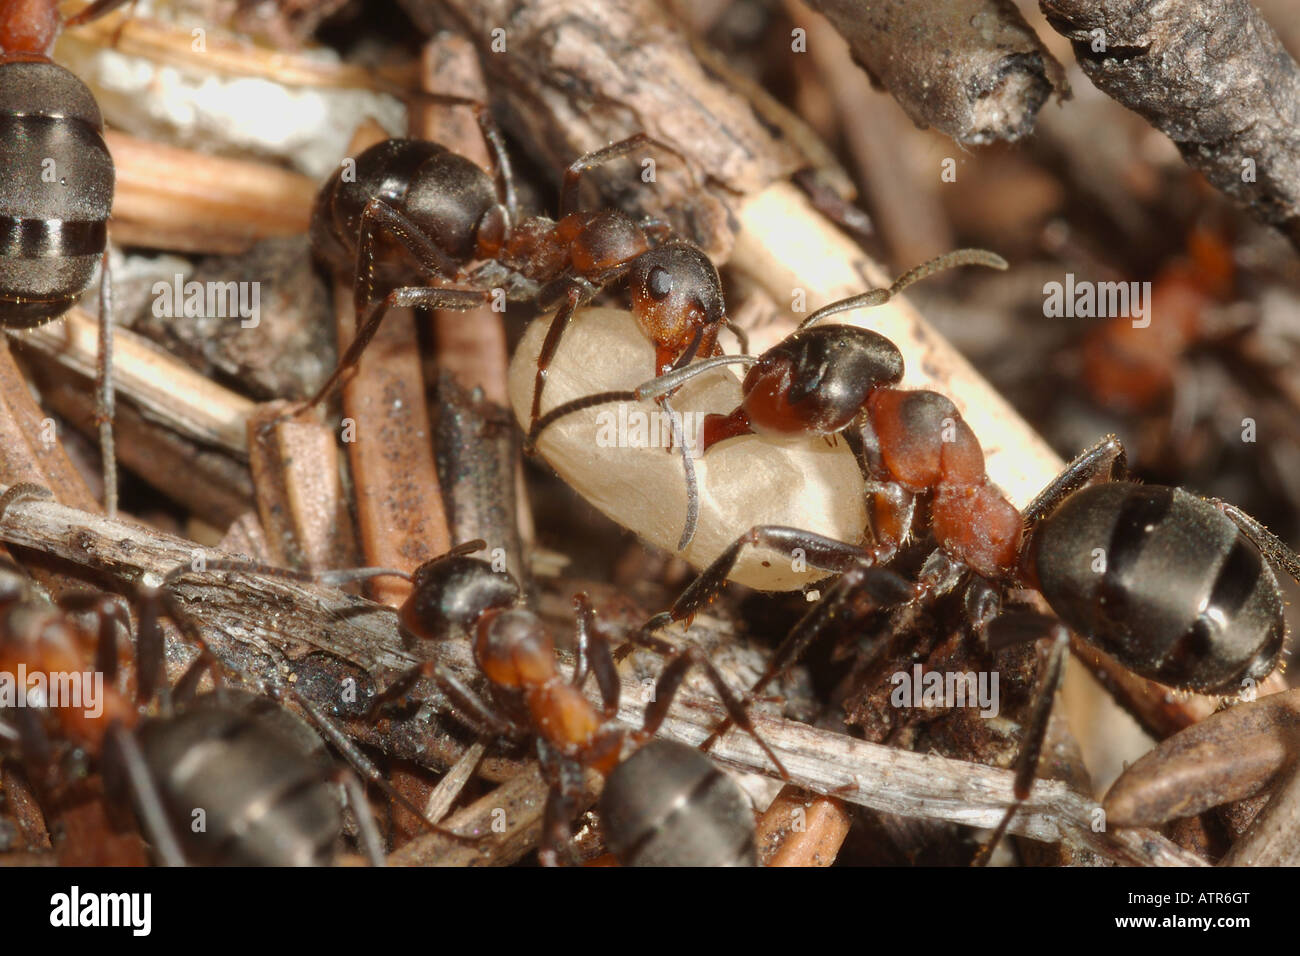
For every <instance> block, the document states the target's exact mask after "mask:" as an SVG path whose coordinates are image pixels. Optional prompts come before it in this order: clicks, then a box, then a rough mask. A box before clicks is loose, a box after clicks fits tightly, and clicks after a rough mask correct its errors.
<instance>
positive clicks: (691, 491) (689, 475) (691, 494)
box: [661, 395, 700, 551]
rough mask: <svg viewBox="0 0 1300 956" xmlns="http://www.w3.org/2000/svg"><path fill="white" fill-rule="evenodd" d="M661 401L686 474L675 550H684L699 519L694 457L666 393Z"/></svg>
mask: <svg viewBox="0 0 1300 956" xmlns="http://www.w3.org/2000/svg"><path fill="white" fill-rule="evenodd" d="M661 401H662V403H663V406H664V411H666V412H667V413H668V424H669V425H670V426H671V427H672V430H673V441H675V442H677V444H678V446H679V447H680V448H681V450H682V471H683V472H685V474H686V525H685V527H683V528H682V536H681V538H680V539H678V541H677V550H678V551H685V550H686V547H687V545H689V544H690V543H691V541H692V539H694V537H695V527H696V525H698V524H699V521H700V487H699V483H698V482H697V481H696V479H695V457H694V456H693V455H692V454H691V450H690V448H688V447H687V446H686V431H685V429H683V428H682V420H681V418H680V417H679V416H678V414H677V412H676V411H674V410H673V407H672V406H671V405H669V404H668V396H667V395H665V396H664V397H663V399H662V400H661Z"/></svg>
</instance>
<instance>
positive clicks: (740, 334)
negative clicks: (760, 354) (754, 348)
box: [722, 319, 749, 355]
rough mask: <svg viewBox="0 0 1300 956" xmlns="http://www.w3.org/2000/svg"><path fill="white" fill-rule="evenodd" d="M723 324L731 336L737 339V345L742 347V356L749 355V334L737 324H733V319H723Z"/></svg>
mask: <svg viewBox="0 0 1300 956" xmlns="http://www.w3.org/2000/svg"><path fill="white" fill-rule="evenodd" d="M722 324H723V325H725V326H726V327H727V328H728V329H729V330H730V331H731V334H732V335H734V336H735V337H736V343H737V344H738V345H739V346H740V354H741V355H748V354H749V334H748V333H747V332H746V331H745V330H744V329H742V328H741V327H740V326H738V325H737V324H736V323H735V322H732V321H731V319H723V320H722Z"/></svg>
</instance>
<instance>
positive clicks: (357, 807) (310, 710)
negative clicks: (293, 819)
mask: <svg viewBox="0 0 1300 956" xmlns="http://www.w3.org/2000/svg"><path fill="white" fill-rule="evenodd" d="M281 694H283V695H284V696H285V697H288V698H289V699H290V700H292V701H293V702H294V703H296V704H297V705H298V706H299V707H300V708H302V711H303V713H304V714H306V715H307V717H308V719H309V720H310V721H311V723H312V726H313V727H315V728H316V731H317V733H319V734H320V735H321V736H322V737H324V738H325V741H326V742H327V743H328V744H329V745H330V746H331V747H333V748H334V749H335V750H337V751H338V752H339V753H340V754H342V755H343V759H344V760H346V761H347V762H348V764H349V765H351V767H352V769H353V770H354V771H356V773H355V774H354V773H349V774H348V775H347V776H349V777H351V778H352V779H353V781H354V784H355V781H356V775H357V774H360V775H361V776H362V777H364V778H365V779H366V780H369V781H370V782H371V783H373V784H374V785H375V786H377V787H378V788H379V789H380V790H382V791H383V792H384V794H385V795H386V796H387V797H388V798H389V799H390V800H392V801H394V802H395V803H397V804H398V805H399V806H401V807H402V809H404V810H406V811H407V812H408V813H411V814H414V815H415V817H416V818H417V819H419V820H420V821H422V822H423V824H424V825H425V827H427V828H428V829H429V830H430V831H431V832H433V833H437V834H440V835H442V836H446V837H450V838H451V839H454V840H456V841H458V842H460V843H469V844H475V843H478V842H479V840H480V839H481V838H480V837H474V836H464V835H463V834H460V833H457V832H456V831H455V830H448V829H447V828H446V827H440V826H438V824H436V823H434V822H433V821H432V820H430V819H428V818H427V817H426V816H425V815H424V812H423V811H422V810H421V809H420V808H419V807H417V806H416V805H415V804H414V803H412V802H411V801H410V800H409V799H407V798H406V797H405V796H403V795H402V794H401V793H399V792H398V791H397V790H396V789H395V788H394V787H393V785H392V784H390V783H389V782H388V781H387V780H385V779H384V775H383V774H382V773H380V772H379V768H378V767H376V766H375V765H374V763H373V762H371V760H370V758H369V757H367V756H366V755H365V754H364V753H363V752H362V751H361V748H360V747H358V746H357V745H356V744H354V743H353V742H352V741H351V740H349V739H348V736H347V735H346V734H344V733H343V731H341V730H339V728H338V727H337V726H336V725H335V723H334V722H333V721H332V720H330V719H329V718H328V717H326V716H325V715H324V714H323V713H321V711H320V710H319V709H317V708H316V707H315V706H314V705H313V704H311V703H309V702H308V701H307V700H306V699H305V698H303V697H302V695H300V694H296V693H294V692H293V691H281V690H279V689H277V690H276V691H275V695H276V696H280V695H281ZM357 791H358V793H360V794H361V802H360V803H354V804H353V808H352V809H353V811H354V812H355V813H356V815H357V823H358V824H359V825H360V826H361V827H362V828H363V835H364V828H365V826H366V821H365V820H363V819H362V817H366V818H367V819H368V821H369V825H370V826H371V827H373V826H374V818H373V817H371V816H370V802H369V801H368V800H366V799H365V794H364V793H362V792H361V788H360V786H359V785H357ZM375 832H376V837H377V836H378V831H375ZM378 843H379V841H378V839H376V840H375V844H376V846H377V845H378Z"/></svg>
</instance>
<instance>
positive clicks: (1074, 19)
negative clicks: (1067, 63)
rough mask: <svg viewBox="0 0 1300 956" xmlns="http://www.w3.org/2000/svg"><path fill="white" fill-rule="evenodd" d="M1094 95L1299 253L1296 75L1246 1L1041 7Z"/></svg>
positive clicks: (1119, 1)
mask: <svg viewBox="0 0 1300 956" xmlns="http://www.w3.org/2000/svg"><path fill="white" fill-rule="evenodd" d="M1040 2H1041V6H1042V8H1043V11H1044V12H1045V13H1046V14H1047V18H1048V21H1049V22H1050V23H1051V24H1052V26H1053V27H1055V28H1056V29H1057V30H1058V31H1060V32H1061V33H1062V34H1063V35H1065V36H1066V37H1067V38H1069V39H1070V40H1071V41H1072V42H1073V43H1074V51H1075V55H1076V56H1077V57H1078V59H1079V64H1080V66H1082V67H1083V72H1084V73H1086V74H1087V75H1088V78H1089V79H1091V80H1092V81H1093V83H1095V84H1096V85H1097V86H1098V88H1100V89H1101V90H1102V91H1103V92H1105V93H1106V94H1108V95H1109V96H1112V97H1114V98H1115V99H1116V100H1118V101H1119V102H1120V103H1122V104H1124V105H1125V106H1127V107H1128V108H1129V109H1131V110H1134V111H1136V112H1137V113H1140V114H1141V115H1142V116H1144V117H1146V119H1147V120H1148V121H1149V122H1151V124H1152V125H1154V126H1155V127H1156V128H1157V129H1159V130H1160V131H1161V132H1163V133H1165V134H1166V135H1168V136H1169V138H1170V139H1172V140H1173V141H1174V144H1175V145H1176V146H1177V147H1178V149H1179V151H1180V152H1181V153H1182V154H1183V158H1184V159H1186V160H1187V162H1188V164H1189V165H1191V166H1192V167H1193V168H1194V169H1198V170H1200V171H1201V172H1202V173H1204V174H1205V177H1206V178H1207V179H1209V181H1210V182H1212V183H1213V184H1214V185H1215V186H1217V187H1218V188H1219V189H1221V190H1223V191H1224V192H1225V193H1227V194H1228V195H1229V196H1231V197H1233V198H1234V199H1236V200H1237V201H1238V202H1239V203H1241V204H1242V205H1244V206H1246V207H1247V208H1249V209H1250V211H1251V212H1252V213H1253V214H1254V215H1255V217H1256V218H1258V219H1259V220H1261V221H1262V222H1266V223H1269V224H1270V225H1273V226H1276V227H1277V228H1278V229H1280V230H1281V231H1282V232H1284V233H1286V235H1287V236H1288V237H1290V239H1291V241H1292V243H1294V244H1296V245H1300V66H1298V65H1297V64H1296V61H1295V60H1294V59H1292V57H1291V55H1290V54H1289V53H1287V51H1286V48H1285V47H1283V46H1282V41H1281V40H1279V39H1278V37H1277V34H1276V33H1274V32H1273V29H1272V28H1271V27H1270V26H1269V25H1268V23H1266V22H1265V20H1264V18H1263V17H1262V16H1261V15H1260V13H1259V11H1258V10H1256V9H1255V7H1254V5H1253V4H1251V3H1250V2H1249V0H1222V2H1219V3H1213V4H1207V3H1201V2H1199V0H1164V2H1161V3H1150V2H1135V0H1040Z"/></svg>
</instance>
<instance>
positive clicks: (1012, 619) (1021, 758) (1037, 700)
mask: <svg viewBox="0 0 1300 956" xmlns="http://www.w3.org/2000/svg"><path fill="white" fill-rule="evenodd" d="M986 633H987V635H988V642H989V647H990V649H992V650H999V649H1001V648H1004V647H1010V646H1012V645H1014V644H1020V643H1025V642H1027V641H1036V640H1038V639H1040V638H1043V637H1049V638H1051V639H1052V647H1051V650H1050V652H1049V653H1048V658H1047V666H1046V667H1045V668H1043V672H1042V674H1041V675H1040V676H1039V679H1038V686H1037V687H1036V688H1035V689H1034V705H1033V710H1032V711H1031V712H1030V715H1029V722H1028V723H1027V724H1026V725H1025V730H1024V733H1023V736H1022V738H1021V743H1020V753H1019V754H1018V755H1017V757H1016V763H1015V768H1014V769H1015V778H1014V781H1013V784H1012V790H1013V793H1014V794H1015V802H1014V803H1012V804H1011V806H1010V807H1008V808H1007V812H1006V814H1005V815H1004V816H1003V817H1002V820H1001V822H1000V823H998V826H997V829H996V830H994V831H993V836H992V837H990V838H989V841H988V842H987V843H985V844H984V846H983V847H982V848H981V849H980V851H979V852H978V853H977V854H976V855H975V859H974V860H973V861H972V863H973V865H975V866H983V865H985V864H986V863H988V861H989V858H990V857H991V856H992V855H993V851H994V850H995V849H996V848H997V845H998V843H1000V842H1001V840H1002V837H1003V836H1004V835H1005V834H1006V832H1007V827H1009V826H1010V825H1011V820H1012V818H1013V817H1015V815H1016V811H1017V810H1019V809H1020V805H1021V804H1022V803H1024V802H1025V800H1026V799H1028V797H1029V791H1030V789H1031V788H1032V787H1033V784H1034V775H1035V774H1036V773H1037V771H1038V762H1039V759H1040V758H1041V756H1042V753H1043V741H1044V739H1045V738H1046V737H1047V727H1048V724H1049V723H1050V722H1051V717H1052V705H1053V704H1054V703H1055V701H1056V691H1057V689H1058V688H1059V687H1060V686H1061V678H1062V677H1064V676H1065V659H1066V654H1067V652H1068V651H1069V649H1070V632H1069V630H1068V629H1067V628H1066V627H1065V625H1064V624H1062V623H1061V622H1060V621H1058V620H1057V619H1056V618H1054V617H1048V616H1047V615H1044V614H1039V613H1037V612H1034V611H1018V612H1014V613H1007V614H1004V615H1002V616H1001V617H999V618H996V619H994V620H993V621H990V622H989V624H988V627H987V628H986Z"/></svg>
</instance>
